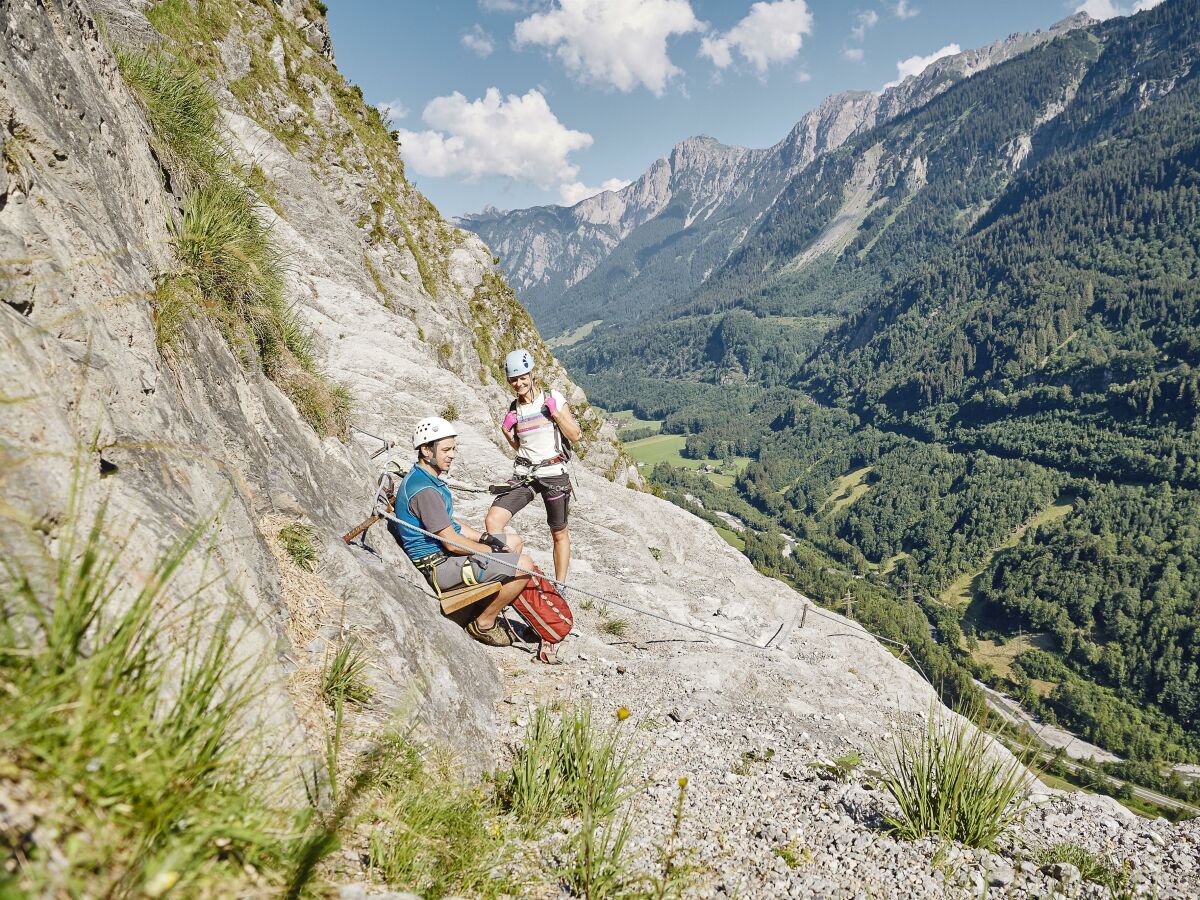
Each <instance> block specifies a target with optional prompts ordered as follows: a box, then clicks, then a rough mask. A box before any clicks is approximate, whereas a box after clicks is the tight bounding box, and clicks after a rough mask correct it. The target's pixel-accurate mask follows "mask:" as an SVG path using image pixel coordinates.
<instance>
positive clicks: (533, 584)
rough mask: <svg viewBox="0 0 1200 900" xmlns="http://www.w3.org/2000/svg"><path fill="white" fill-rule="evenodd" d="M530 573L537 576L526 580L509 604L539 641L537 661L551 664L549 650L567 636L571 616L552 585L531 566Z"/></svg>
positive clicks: (570, 626)
mask: <svg viewBox="0 0 1200 900" xmlns="http://www.w3.org/2000/svg"><path fill="white" fill-rule="evenodd" d="M533 571H535V572H537V575H534V576H532V577H531V578H530V579H529V584H527V585H525V590H523V591H521V593H520V594H518V595H517V599H516V600H514V601H513V605H512V608H513V609H515V610H516V611H517V613H519V614H520V616H521V618H522V619H524V620H525V621H526V622H528V623H529V627H530V628H532V629H533V630H534V631H536V632H537V635H538V637H539V638H541V645H540V646H539V647H538V653H537V657H538V659H540V660H541V661H542V662H544V663H551V662H554V661H555V659H554V656H555V651H554V650H553V649H552V648H553V647H554V646H555V645H556V644H560V643H562V641H563V640H564V639H565V638H566V636H567V635H568V634H570V633H571V628H572V627H573V626H574V624H575V617H574V616H573V615H572V614H571V607H569V606H567V601H566V600H564V599H563V596H562V594H560V593H559V592H558V588H556V587H555V586H554V583H553V582H552V581H550V579H549V578H547V577H546V576H545V575H544V574H543V573H542V570H541V569H539V568H538V567H537V566H534V567H533Z"/></svg>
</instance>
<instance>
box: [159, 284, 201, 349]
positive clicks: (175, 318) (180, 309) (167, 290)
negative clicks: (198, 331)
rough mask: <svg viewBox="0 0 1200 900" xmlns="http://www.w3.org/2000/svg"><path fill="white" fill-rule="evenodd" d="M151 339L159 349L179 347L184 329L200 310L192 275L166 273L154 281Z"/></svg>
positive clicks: (198, 292)
mask: <svg viewBox="0 0 1200 900" xmlns="http://www.w3.org/2000/svg"><path fill="white" fill-rule="evenodd" d="M153 308H154V340H155V343H156V344H158V346H159V348H160V349H166V348H171V349H178V348H179V346H180V341H181V340H182V339H183V328H184V326H185V325H186V324H187V323H188V322H190V321H191V320H192V319H193V318H195V316H196V314H197V313H198V312H200V311H201V309H202V306H201V301H200V289H199V287H198V286H197V284H196V281H195V279H194V278H190V277H188V276H186V275H166V276H163V277H161V278H159V279H157V280H156V281H155V283H154V297H153Z"/></svg>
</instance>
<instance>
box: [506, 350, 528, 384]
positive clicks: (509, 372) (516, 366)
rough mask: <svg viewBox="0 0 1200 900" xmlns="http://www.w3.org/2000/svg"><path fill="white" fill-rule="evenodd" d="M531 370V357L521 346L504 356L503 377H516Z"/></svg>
mask: <svg viewBox="0 0 1200 900" xmlns="http://www.w3.org/2000/svg"><path fill="white" fill-rule="evenodd" d="M532 371H533V357H532V356H530V355H529V351H528V350H526V349H525V348H524V347H522V348H521V349H519V350H514V351H513V352H512V353H510V354H508V356H506V357H504V377H505V378H516V377H517V376H518V375H524V374H526V373H528V372H532Z"/></svg>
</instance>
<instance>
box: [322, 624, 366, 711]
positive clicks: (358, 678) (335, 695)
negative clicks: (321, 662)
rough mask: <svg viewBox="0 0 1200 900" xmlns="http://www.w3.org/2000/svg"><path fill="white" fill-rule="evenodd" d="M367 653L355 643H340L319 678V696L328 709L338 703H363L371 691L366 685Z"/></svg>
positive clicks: (352, 641) (360, 645) (355, 641)
mask: <svg viewBox="0 0 1200 900" xmlns="http://www.w3.org/2000/svg"><path fill="white" fill-rule="evenodd" d="M367 662H368V660H367V653H366V650H364V649H363V646H362V644H360V643H359V642H358V641H357V640H356V639H354V638H350V639H349V640H347V641H344V642H343V643H342V645H341V646H340V647H338V649H337V652H336V653H335V654H334V655H333V658H332V659H331V660H329V663H328V665H326V667H325V671H324V673H323V674H322V676H321V696H322V697H323V698H324V699H325V702H326V703H327V704H328V705H329V706H330V707H331V708H332V707H334V706H335V705H336V704H337V703H338V702H340V701H345V702H347V703H357V704H363V703H367V702H368V701H369V700H370V699H371V696H372V695H373V693H374V692H373V691H372V690H371V686H370V685H369V684H368V683H367V679H366V677H365V673H366V670H367Z"/></svg>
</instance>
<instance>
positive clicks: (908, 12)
mask: <svg viewBox="0 0 1200 900" xmlns="http://www.w3.org/2000/svg"><path fill="white" fill-rule="evenodd" d="M919 12H920V10H919V9H917V8H916V7H915V6H909V5H908V0H898V2H897V3H896V18H897V19H911V18H913V16H915V15H917V14H918V13H919Z"/></svg>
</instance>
